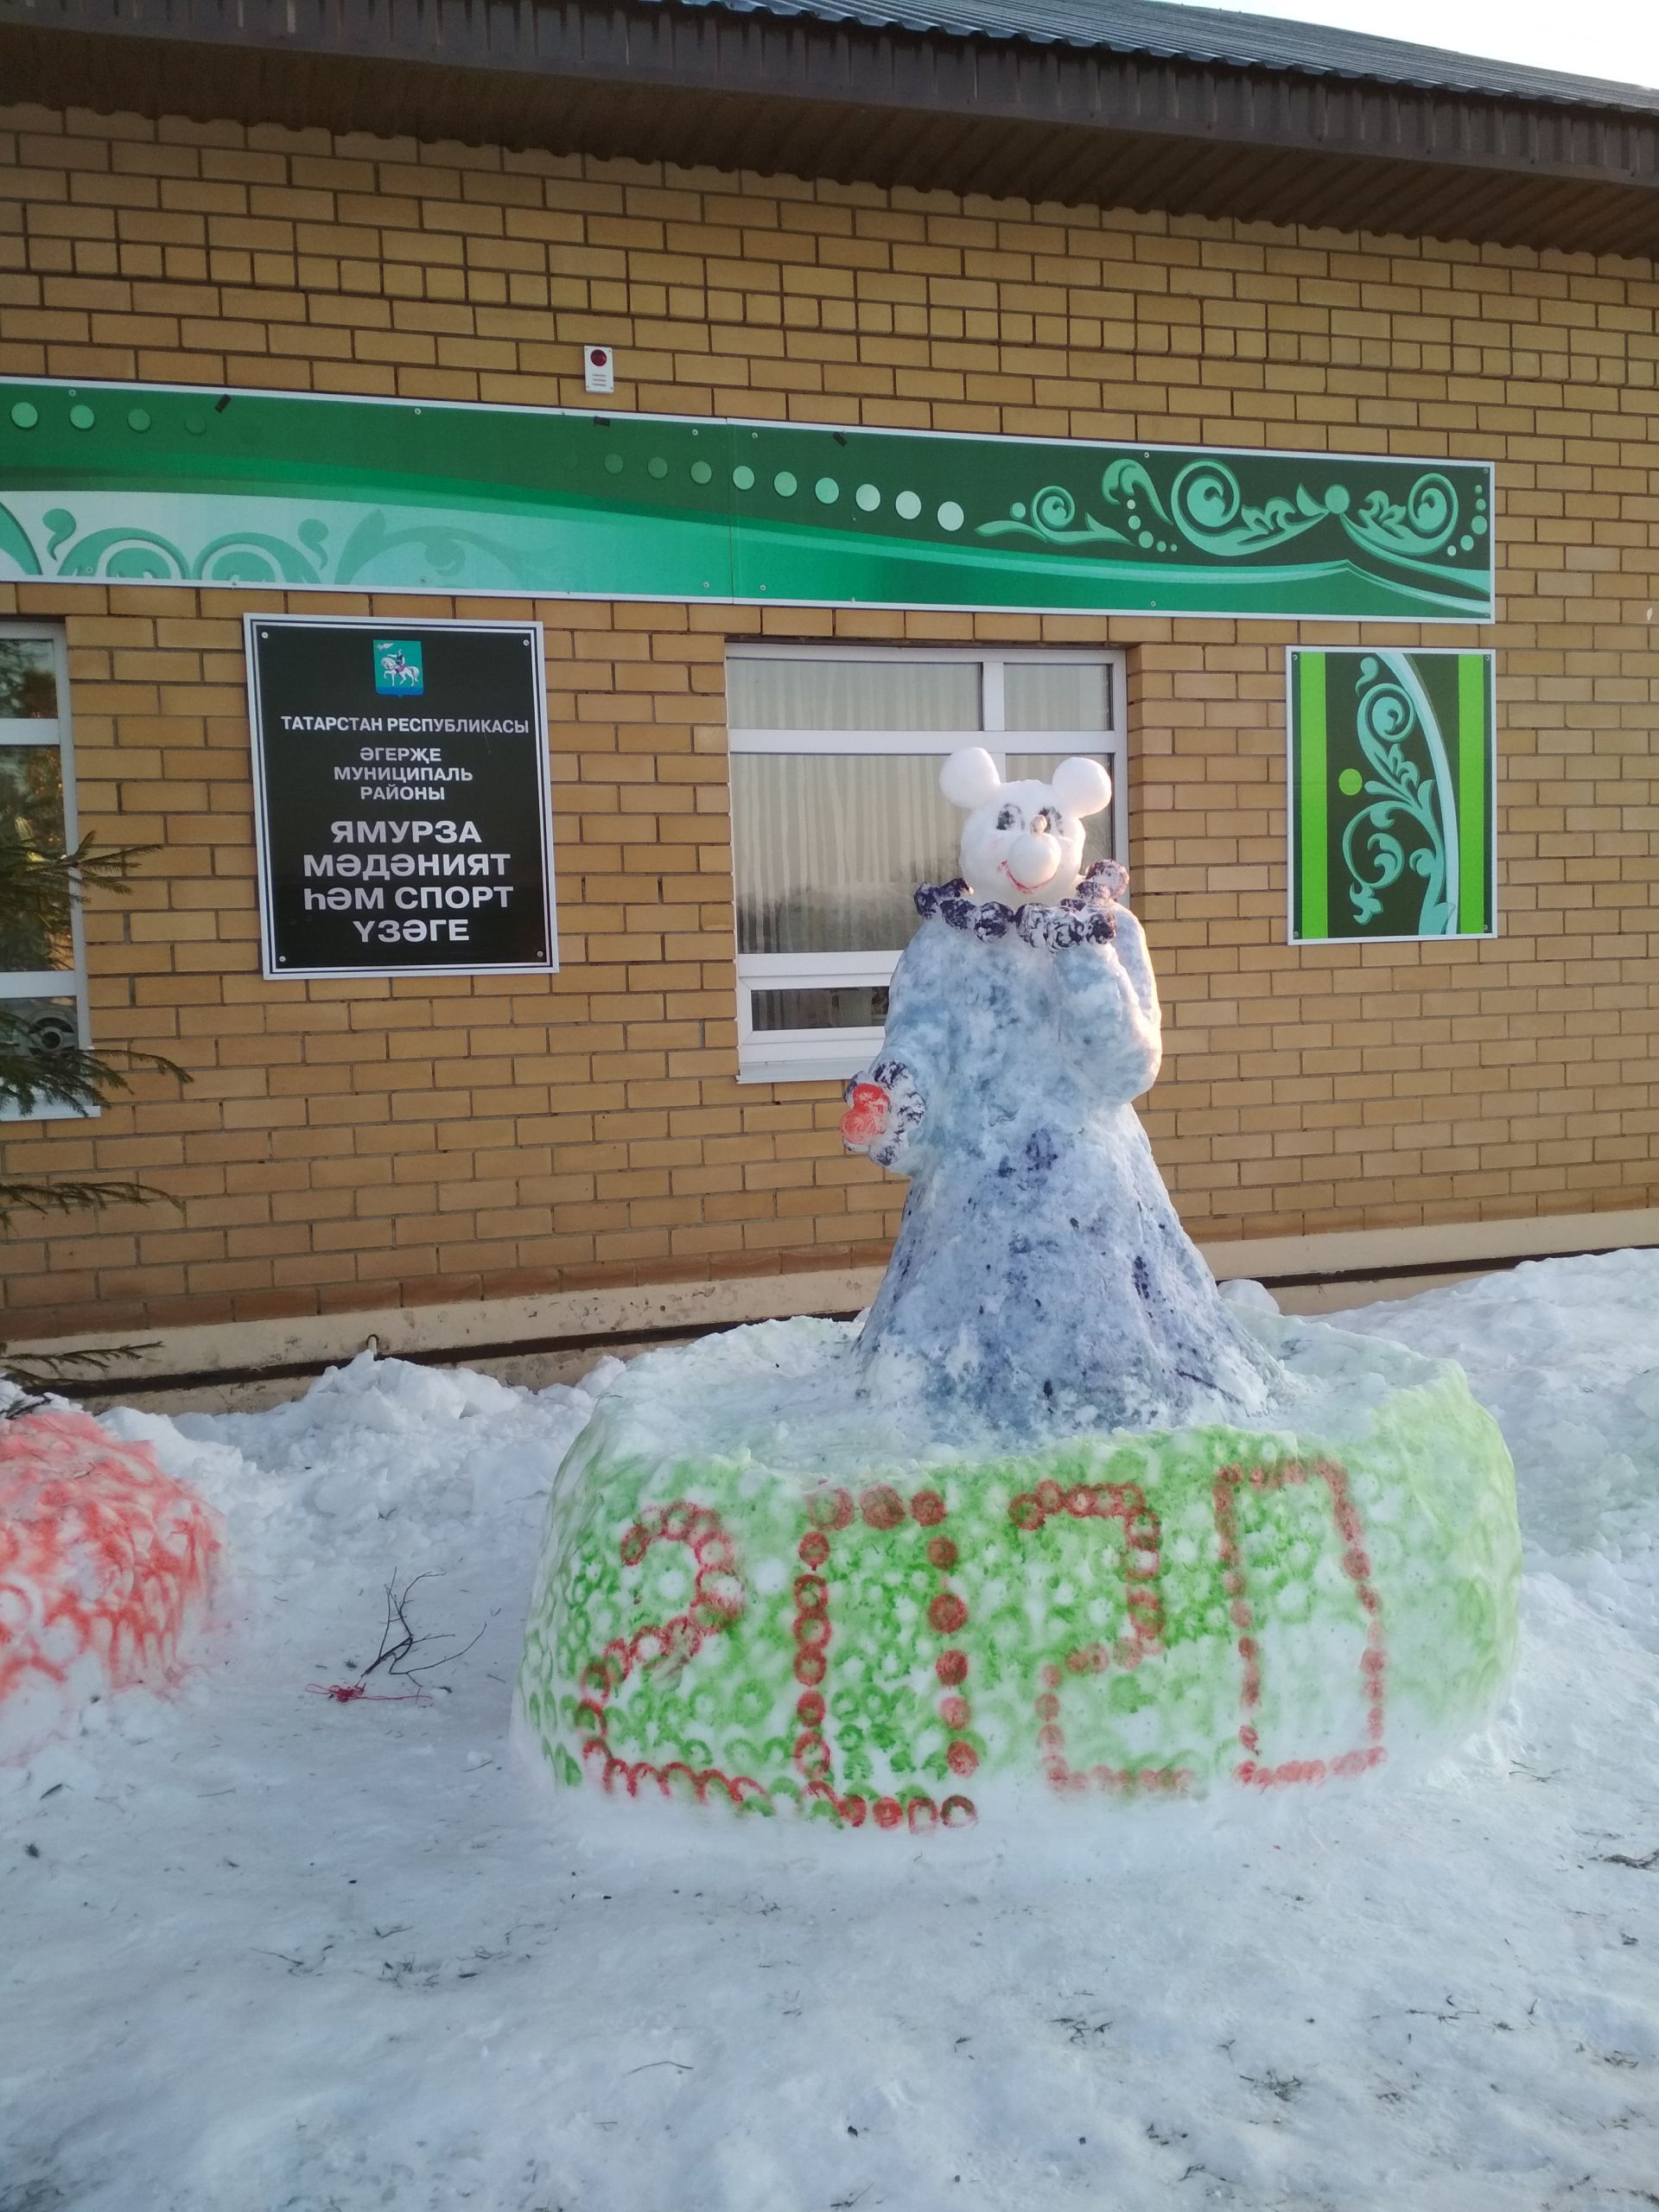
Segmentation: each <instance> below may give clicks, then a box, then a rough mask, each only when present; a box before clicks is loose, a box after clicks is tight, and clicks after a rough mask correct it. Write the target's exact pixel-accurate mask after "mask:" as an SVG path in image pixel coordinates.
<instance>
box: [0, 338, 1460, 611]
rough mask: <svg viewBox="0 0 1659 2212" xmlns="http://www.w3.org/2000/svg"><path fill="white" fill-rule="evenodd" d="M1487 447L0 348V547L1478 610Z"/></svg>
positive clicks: (1058, 603)
mask: <svg viewBox="0 0 1659 2212" xmlns="http://www.w3.org/2000/svg"><path fill="white" fill-rule="evenodd" d="M1491 524H1492V483H1491V470H1490V468H1489V467H1487V466H1486V465H1485V464H1484V463H1477V462H1471V461H1403V460H1400V459H1397V458H1395V457H1391V456H1390V457H1387V458H1378V457H1375V456H1372V457H1366V458H1355V457H1352V456H1345V455H1337V454H1285V453H1255V452H1251V453H1229V452H1221V451H1216V450H1213V449H1205V448H1193V447H1182V446H1137V447H1128V446H1111V445H1099V444H1093V443H1089V442H1084V441H1081V440H1072V441H1066V442H1052V443H1051V442H1045V441H1043V440H1040V439H1034V438H974V437H955V436H948V435H939V434H932V433H919V432H909V431H885V430H860V429H828V428H820V427H817V426H808V425H802V424H797V423H734V422H722V421H716V420H713V419H703V420H693V419H689V418H686V417H682V416H653V415H600V414H585V413H584V414H576V413H572V412H566V411H563V410H554V409H544V408H528V407H473V406H455V405H449V404H440V403H435V402H431V401H426V402H422V403H420V404H416V403H415V402H413V401H404V400H385V399H332V398H319V397H312V396H309V395H296V394H291V393H270V392H244V391H234V392H231V391H211V390H209V391H202V390H195V389H188V388H179V387H176V386H173V385H113V384H104V385H67V384H59V383H31V382H28V381H23V380H19V379H14V378H0V579H6V580H16V579H18V578H22V577H30V576H38V577H49V578H51V579H53V580H54V581H55V582H83V581H84V582H94V581H97V582H114V581H118V582H123V583H159V584H171V583H195V584H207V585H213V584H226V585H228V584H239V585H247V584H280V585H283V586H284V587H286V588H290V589H293V588H299V589H304V588H308V587H311V588H317V589H329V590H340V589H342V588H349V589H353V590H359V591H369V590H375V591H409V590H433V591H443V592H478V593H492V594H500V593H504V592H511V593H524V594H536V595H537V596H542V597H548V598H556V597H567V598H583V599H594V598H605V599H611V598H615V599H670V600H708V601H727V602H733V601H735V602H741V603H744V604H749V605H760V606H779V605H810V606H821V605H838V606H847V605H862V606H893V607H967V608H976V609H978V608H990V607H1011V608H1027V609H1044V610H1051V611H1054V612H1076V611H1079V610H1081V611H1086V612H1090V613H1135V614H1147V613H1154V614H1204V615H1222V616H1228V617H1231V618H1235V619H1251V618H1256V617H1261V618H1263V619H1268V618H1270V619H1274V620H1284V619H1285V618H1286V617H1316V616H1317V617H1333V618H1341V619H1345V620H1357V619H1364V620H1373V621H1391V620H1399V621H1411V622H1440V621H1456V622H1465V623H1466V622H1485V621H1490V620H1491V619H1492V616H1493V611H1494V607H1493V578H1492V557H1493V556H1492V527H1491Z"/></svg>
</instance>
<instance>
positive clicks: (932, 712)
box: [727, 656, 1093, 730]
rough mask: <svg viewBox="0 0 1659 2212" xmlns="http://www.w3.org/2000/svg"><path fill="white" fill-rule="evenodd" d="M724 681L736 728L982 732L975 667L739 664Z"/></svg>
mask: <svg viewBox="0 0 1659 2212" xmlns="http://www.w3.org/2000/svg"><path fill="white" fill-rule="evenodd" d="M727 680H728V685H727V711H728V718H729V721H730V722H731V726H732V728H734V729H822V730H859V729H941V730H944V729H960V730H976V729H977V728H979V727H980V721H981V713H980V671H979V664H978V663H977V662H976V661H927V660H854V659H850V658H848V659H842V658H838V657H837V658H833V659H824V660H807V659H802V660H797V659H795V658H793V657H792V656H791V658H788V659H756V660H746V659H741V658H739V659H734V660H733V661H732V662H731V663H730V664H728V669H727ZM1051 727H1053V725H1051V724H1049V723H1046V722H1044V723H1033V728H1044V729H1046V728H1051ZM1085 727H1088V728H1092V727H1093V725H1092V724H1088V725H1085Z"/></svg>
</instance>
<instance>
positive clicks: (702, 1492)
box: [518, 748, 1520, 1834]
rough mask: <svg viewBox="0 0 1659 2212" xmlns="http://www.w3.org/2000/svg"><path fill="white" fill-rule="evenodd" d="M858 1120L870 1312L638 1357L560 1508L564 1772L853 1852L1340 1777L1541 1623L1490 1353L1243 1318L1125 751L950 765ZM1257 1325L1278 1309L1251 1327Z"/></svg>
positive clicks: (1431, 1724)
mask: <svg viewBox="0 0 1659 2212" xmlns="http://www.w3.org/2000/svg"><path fill="white" fill-rule="evenodd" d="M943 785H944V791H945V793H946V795H947V796H948V797H949V798H950V799H951V800H952V801H953V802H954V803H955V804H957V806H959V807H961V808H963V810H965V812H966V816H967V819H966V822H965V824H964V827H963V838H962V877H961V880H958V881H956V882H953V883H950V884H945V885H942V886H939V885H935V886H924V887H923V888H922V889H921V890H920V891H918V893H917V895H916V903H917V909H918V916H919V925H918V929H917V931H916V933H915V935H914V937H913V938H912V941H911V944H910V945H909V948H908V949H907V950H906V952H905V954H904V956H903V958H902V959H901V961H900V962H899V968H898V970H897V973H896V974H895V976H894V978H893V989H892V993H891V997H890V1001H889V1014H888V1020H887V1029H886V1033H885V1035H884V1037H883V1039H882V1043H881V1047H880V1052H879V1053H878V1054H877V1056H876V1058H875V1060H874V1064H873V1065H871V1066H870V1067H869V1068H868V1069H867V1070H866V1071H863V1072H862V1073H861V1075H859V1076H857V1077H855V1078H854V1079H853V1081H852V1083H851V1084H849V1087H848V1100H847V1112H846V1114H845V1116H844V1117H843V1120H842V1134H843V1136H844V1138H845V1141H846V1142H847V1143H848V1144H849V1146H850V1147H852V1148H853V1149H854V1150H855V1151H859V1152H862V1153H865V1154H868V1157H869V1158H870V1159H871V1160H873V1161H874V1162H875V1163H876V1165H877V1166H880V1167H883V1168H887V1169H890V1170H892V1171H893V1172H894V1173H899V1174H901V1175H905V1176H907V1177H908V1178H909V1181H910V1190H909V1193H908V1197H907V1200H906V1208H905V1215H904V1221H903V1225H902V1227H901V1229H900V1230H899V1238H898V1242H897V1243H896V1245H895V1248H894V1250H893V1258H892V1262H891V1263H890V1265H889V1267H888V1268H887V1274H886V1277H885V1279H884V1281H883V1282H882V1285H881V1287H880V1293H879V1294H878V1295H877V1297H876V1300H875V1302H874V1306H872V1307H871V1309H870V1312H869V1313H868V1315H867V1316H865V1317H864V1319H863V1320H862V1322H861V1323H859V1322H853V1323H838V1322H831V1321H821V1320H814V1319H797V1320H789V1321H772V1322H765V1323H762V1324H760V1325H758V1326H756V1327H752V1328H743V1329H734V1330H733V1331H731V1332H728V1333H727V1334H726V1335H723V1336H718V1337H709V1338H704V1339H702V1342H700V1343H698V1344H690V1345H686V1346H683V1347H682V1348H679V1349H677V1350H674V1351H662V1352H655V1353H652V1354H649V1355H647V1356H646V1357H643V1358H640V1359H639V1360H637V1361H635V1362H634V1363H633V1364H632V1366H631V1367H630V1368H629V1369H628V1370H627V1371H626V1375H625V1376H623V1377H622V1378H621V1379H620V1381H619V1382H617V1383H615V1384H614V1385H613V1388H612V1389H610V1391H609V1392H607V1395H605V1396H604V1397H603V1398H602V1399H601V1401H600V1402H599V1404H598V1406H597V1407H596V1408H595V1410H594V1414H593V1417H592V1419H591V1420H590V1421H588V1426H587V1427H585V1428H584V1429H583V1431H582V1434H581V1435H580V1436H579V1437H578V1438H577V1440H576V1441H575V1444H574V1445H573V1446H572V1447H571V1449H570V1452H569V1454H568V1455H567V1457H566V1459H565V1460H564V1463H563V1466H562V1467H561V1468H560V1470H559V1471H558V1474H557V1477H556V1480H555V1483H554V1486H553V1493H552V1497H551V1499H550V1503H549V1508H548V1518H547V1525H546V1530H545V1534H544V1537H543V1552H542V1560H541V1566H540V1569H539V1573H538V1575H537V1586H536V1595H535V1599H534V1601H533V1603H532V1605H531V1617H530V1622H529V1626H528V1629H527V1631H526V1636H525V1644H524V1662H523V1665H522V1668H521V1669H520V1673H519V1679H518V1718H519V1724H520V1727H521V1730H522V1732H523V1734H524V1738H526V1740H527V1741H528V1742H529V1744H530V1745H531V1746H532V1747H533V1749H534V1751H535V1752H536V1754H537V1757H538V1759H539V1760H540V1761H542V1762H543V1763H544V1764H545V1765H546V1766H547V1768H548V1769H550V1770H551V1772H552V1773H553V1775H554V1776H556V1777H557V1778H558V1779H559V1780H560V1781H562V1782H564V1783H569V1784H571V1785H573V1786H575V1787H581V1788H597V1789H601V1790H604V1791H607V1792H608V1793H609V1794H610V1795H612V1796H617V1797H621V1798H623V1799H627V1800H635V1801H645V1802H664V1801H667V1802H676V1801H683V1802H685V1803H687V1804H690V1805H709V1806H717V1807H720V1808H723V1809H725V1810H727V1811H728V1812H750V1813H753V1812H760V1813H762V1814H770V1813H775V1812H779V1811H782V1810H785V1809H789V1810H792V1811H795V1812H797V1813H798V1814H801V1815H804V1816H806V1817H810V1818H814V1819H819V1820H822V1821H826V1822H828V1823H829V1824H830V1825H831V1826H832V1827H836V1828H837V1829H839V1830H843V1831H846V1832H848V1833H849V1834H850V1833H852V1832H855V1831H858V1830H861V1829H862V1830H865V1831H867V1832H875V1833H879V1832H880V1831H883V1830H886V1831H892V1832H899V1833H904V1834H916V1833H920V1832H922V1831H925V1830H927V1829H931V1828H951V1827H960V1826H962V1825H964V1824H966V1823H968V1822H971V1821H976V1820H985V1821H997V1822H1001V1824H1003V1825H1005V1826H1007V1827H1018V1826H1019V1825H1020V1823H1021V1822H1022V1821H1025V1820H1027V1818H1028V1817H1029V1816H1030V1813H1029V1806H1030V1793H1031V1790H1032V1789H1033V1787H1034V1788H1037V1789H1041V1790H1043V1791H1044V1792H1046V1793H1047V1792H1052V1793H1058V1795H1059V1796H1061V1797H1063V1798H1065V1799H1068V1800H1070V1799H1077V1800H1081V1801H1085V1802H1095V1803H1097V1804H1101V1805H1103V1806H1105V1807H1113V1806H1122V1805H1123V1804H1125V1803H1126V1802H1132V1801H1136V1800H1139V1799H1141V1798H1143V1797H1147V1796H1155V1797H1160V1798H1170V1797H1173V1798H1180V1797H1184V1796H1198V1795H1200V1794H1202V1793H1204V1792H1205V1791H1210V1790H1215V1789H1234V1790H1236V1789H1249V1790H1251V1791H1260V1790H1267V1789H1274V1790H1277V1789H1296V1788H1302V1787H1308V1786H1313V1785H1318V1784H1320V1783H1327V1782H1330V1783H1343V1782H1344V1781H1347V1780H1351V1779H1352V1778H1354V1777H1358V1776H1361V1775H1363V1774H1366V1773H1368V1772H1370V1770H1373V1769H1375V1768H1377V1767H1379V1766H1381V1765H1383V1763H1384V1762H1385V1761H1387V1760H1390V1759H1395V1758H1397V1756H1398V1754H1399V1753H1400V1752H1401V1751H1408V1750H1410V1749H1413V1748H1414V1747H1420V1746H1423V1745H1445V1744H1446V1743H1448V1742H1451V1741H1454V1740H1455V1739H1456V1738H1457V1737H1458V1736H1459V1734H1462V1733H1465V1732H1467V1731H1468V1730H1469V1729H1470V1728H1471V1727H1472V1726H1475V1725H1477V1724H1478V1722H1479V1720H1480V1719H1482V1718H1484V1716H1485V1714H1487V1713H1489V1712H1490V1711H1491V1707H1492V1706H1493V1704H1494V1702H1495V1700H1497V1697H1498V1696H1499V1695H1500V1694H1501V1693H1502V1690H1503V1685H1504V1682H1505V1681H1506V1679H1507V1676H1508V1674H1509V1670H1510V1665H1511V1662H1512V1659H1513V1655H1514V1649H1515V1643H1516V1596H1517V1591H1518V1585H1519V1579H1520V1540H1519V1533H1518V1530H1517V1527H1516V1511H1515V1478H1514V1471H1513V1469H1512V1467H1511V1466H1510V1459H1509V1454H1508V1452H1506V1450H1505V1449H1504V1446H1503V1440H1502V1438H1501V1437H1500V1435H1499V1434H1498V1432H1497V1427H1496V1426H1495V1424H1494V1423H1493V1422H1492V1421H1491V1419H1490V1418H1489V1417H1488V1416H1487V1414H1484V1412H1483V1411H1482V1410H1481V1408H1479V1407H1478V1405H1477V1404H1476V1403H1475V1402H1474V1400H1473V1398H1472V1397H1471V1395H1470V1391H1469V1387H1468V1384H1467V1383H1466V1382H1465V1379H1464V1376H1463V1375H1462V1373H1461V1371H1460V1370H1459V1369H1457V1368H1456V1367H1453V1366H1451V1365H1450V1364H1448V1363H1445V1362H1438V1361H1433V1360H1427V1359H1423V1358H1421V1357H1418V1356H1416V1355H1415V1354H1414V1353H1410V1352H1408V1351H1404V1350H1403V1349H1402V1348H1401V1347H1399V1346H1397V1345H1391V1344H1386V1343H1383V1342H1381V1341H1378V1340H1376V1339H1374V1338H1360V1337H1354V1336H1348V1335H1344V1334H1343V1333H1342V1332H1340V1331H1339V1330H1338V1329H1334V1328H1331V1327H1327V1326H1325V1325H1322V1324H1320V1323H1318V1322H1312V1321H1299V1320H1293V1319H1286V1318H1282V1317H1281V1316H1280V1315H1279V1314H1278V1313H1276V1312H1274V1311H1273V1310H1272V1301H1271V1300H1267V1299H1265V1298H1262V1299H1260V1300H1258V1302H1257V1306H1248V1307H1247V1306H1241V1305H1230V1304H1228V1303H1227V1302H1225V1301H1224V1300H1223V1299H1222V1298H1221V1296H1220V1295H1219V1294H1218V1293H1217V1289H1216V1286H1215V1283H1214V1281H1213V1280H1212V1278H1211V1274H1210V1272H1209V1270H1208V1268H1206V1267H1205V1263H1204V1262H1203V1260H1202V1258H1201V1257H1200V1256H1199V1255H1198V1252H1197V1250H1196V1249H1194V1247H1193V1246H1192V1243H1190V1242H1189V1241H1188V1239H1187V1237H1186V1236H1185V1233H1184V1232H1183V1230H1182V1229H1181V1226H1180V1224H1179V1220H1178V1219H1177V1217H1176V1214H1175V1210H1174V1207H1173V1205H1172V1203H1171V1200H1170V1198H1169V1194H1168V1192H1166V1189H1165V1187H1164V1184H1163V1179H1162V1178H1161V1176H1160V1174H1159V1172H1158V1169H1157V1166H1156V1163H1155V1162H1154V1158H1153V1155H1152V1151H1151V1147H1150V1146H1149V1145H1148V1143H1147V1137H1146V1135H1145V1133H1144V1131H1143V1130H1142V1128H1141V1124H1140V1122H1139V1121H1138V1120H1137V1118H1136V1116H1135V1109H1134V1107H1133V1105H1132V1103H1131V1102H1132V1101H1133V1100H1134V1099H1135V1098H1136V1097H1137V1096H1140V1094H1141V1092H1143V1091H1144V1090H1147V1087H1148V1085H1149V1084H1151V1083H1152V1081H1153V1079H1154V1077H1155V1076H1156V1075H1157V1072H1158V1064H1159V1057H1160V1018H1159V1007H1158V993H1157V988H1156V985H1155V984H1154V981H1153V974H1152V966H1151V963H1150V961H1149V959H1148V958H1147V946H1146V940H1145V938H1144V936H1143V935H1142V932H1141V925H1140V923H1139V922H1138V921H1137V920H1136V918H1135V915H1134V914H1133V913H1132V912H1130V911H1129V909H1128V906H1125V905H1123V904H1122V896H1123V893H1124V892H1125V890H1126V888H1127V882H1126V878H1125V876H1124V874H1123V872H1122V869H1121V868H1117V867H1116V865H1115V864H1114V863H1112V862H1110V861H1107V862H1103V863H1097V864H1096V866H1095V867H1093V868H1090V869H1088V870H1087V871H1083V870H1082V859H1083V850H1084V830H1085V826H1086V823H1087V819H1088V817H1090V816H1091V815H1094V814H1097V813H1098V812H1099V811H1100V810H1102V809H1103V807H1104V806H1105V805H1106V804H1108V801H1109V795H1110V786H1109V783H1108V780H1107V777H1106V773H1105V771H1104V770H1103V768H1102V767H1101V766H1100V765H1099V764H1098V763H1097V762H1095V761H1091V760H1067V761H1064V762H1062V764H1061V765H1060V766H1059V767H1058V769H1057V770H1056V771H1055V772H1054V775H1053V777H1052V779H1051V780H1050V781H1049V782H1048V783H1046V784H1045V783H1035V782H1021V783H1011V784H1005V783H1004V782H1003V780H1002V779H1001V774H1000V772H998V769H997V767H996V764H995V761H994V760H992V759H991V757H990V755H989V754H988V753H985V752H983V751H982V750H980V749H978V748H974V749H971V750H969V751H967V752H963V753H957V754H956V755H954V756H953V757H952V759H951V760H950V761H949V762H948V763H947V764H946V766H945V768H944V777H943ZM1258 1306H1259V1307H1260V1308H1264V1309H1266V1310H1258Z"/></svg>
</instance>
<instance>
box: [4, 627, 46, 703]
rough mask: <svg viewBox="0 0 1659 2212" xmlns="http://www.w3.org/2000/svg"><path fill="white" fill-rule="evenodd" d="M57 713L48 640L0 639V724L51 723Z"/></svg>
mask: <svg viewBox="0 0 1659 2212" xmlns="http://www.w3.org/2000/svg"><path fill="white" fill-rule="evenodd" d="M57 711H58V676H57V669H56V665H55V663H54V656H53V652H52V644H51V640H50V639H47V638H0V721H52V720H53V719H54V716H55V715H56V714H57Z"/></svg>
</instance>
